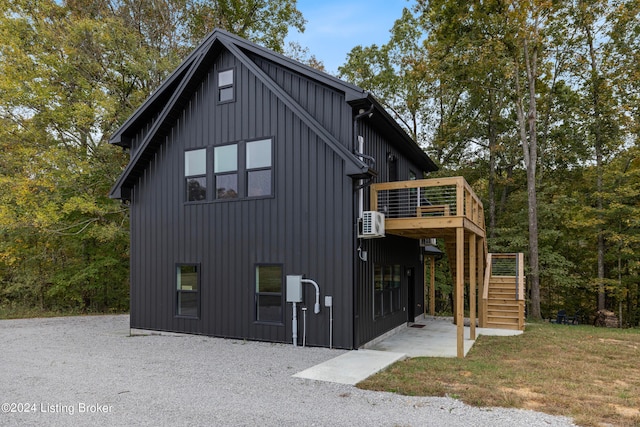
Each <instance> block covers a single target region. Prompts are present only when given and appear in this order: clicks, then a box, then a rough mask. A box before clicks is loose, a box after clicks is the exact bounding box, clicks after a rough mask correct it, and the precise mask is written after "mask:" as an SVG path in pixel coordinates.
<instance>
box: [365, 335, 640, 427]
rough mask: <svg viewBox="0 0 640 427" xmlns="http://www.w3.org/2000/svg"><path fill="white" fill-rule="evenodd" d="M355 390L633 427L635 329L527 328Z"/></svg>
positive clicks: (413, 364)
mask: <svg viewBox="0 0 640 427" xmlns="http://www.w3.org/2000/svg"><path fill="white" fill-rule="evenodd" d="M358 387H360V388H363V389H369V390H381V391H391V392H396V393H401V394H407V395H412V396H450V397H454V398H457V399H460V400H462V401H464V402H465V403H467V404H469V405H475V406H502V407H511V408H524V409H533V410H536V411H541V412H546V413H548V414H554V415H565V416H569V417H572V418H573V419H574V421H575V422H576V423H577V424H579V425H584V426H601V425H616V426H640V330H638V329H605V328H595V327H592V326H567V325H555V324H550V323H533V324H529V325H527V327H526V330H525V333H524V334H522V335H519V336H515V337H488V336H480V337H479V339H478V340H477V341H476V343H475V344H474V346H473V348H472V349H471V351H470V352H469V353H468V355H467V357H465V358H464V359H448V358H424V357H420V358H414V359H409V360H405V361H402V362H399V363H396V364H395V365H393V366H391V367H390V368H389V369H387V370H385V371H383V372H381V373H379V374H378V375H375V376H373V377H371V378H369V379H368V380H366V381H363V382H362V383H360V384H358Z"/></svg>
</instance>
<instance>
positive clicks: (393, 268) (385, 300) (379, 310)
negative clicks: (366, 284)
mask: <svg viewBox="0 0 640 427" xmlns="http://www.w3.org/2000/svg"><path fill="white" fill-rule="evenodd" d="M373 277H374V278H373V317H374V319H375V318H378V317H383V316H386V315H389V314H392V313H396V312H398V311H400V309H401V306H402V304H401V302H400V297H401V269H400V266H399V265H374V267H373Z"/></svg>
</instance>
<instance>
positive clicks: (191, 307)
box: [176, 264, 200, 318]
mask: <svg viewBox="0 0 640 427" xmlns="http://www.w3.org/2000/svg"><path fill="white" fill-rule="evenodd" d="M199 291H200V267H199V266H198V264H179V265H177V266H176V315H177V316H183V317H195V318H197V317H199V315H200V297H199Z"/></svg>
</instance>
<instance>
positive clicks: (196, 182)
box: [184, 148, 207, 202]
mask: <svg viewBox="0 0 640 427" xmlns="http://www.w3.org/2000/svg"><path fill="white" fill-rule="evenodd" d="M184 176H185V182H186V193H187V201H189V202H198V201H203V200H206V199H207V150H206V149H205V148H202V149H199V150H191V151H185V153H184Z"/></svg>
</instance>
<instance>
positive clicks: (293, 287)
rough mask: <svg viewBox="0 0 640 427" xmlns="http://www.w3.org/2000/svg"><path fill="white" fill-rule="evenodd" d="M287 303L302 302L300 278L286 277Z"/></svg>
mask: <svg viewBox="0 0 640 427" xmlns="http://www.w3.org/2000/svg"><path fill="white" fill-rule="evenodd" d="M287 302H302V276H293V275H292V276H287Z"/></svg>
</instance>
